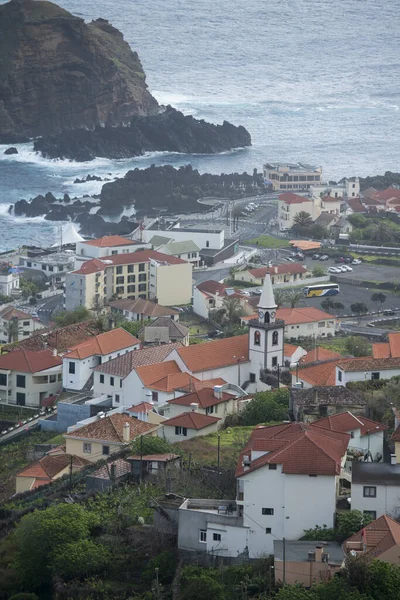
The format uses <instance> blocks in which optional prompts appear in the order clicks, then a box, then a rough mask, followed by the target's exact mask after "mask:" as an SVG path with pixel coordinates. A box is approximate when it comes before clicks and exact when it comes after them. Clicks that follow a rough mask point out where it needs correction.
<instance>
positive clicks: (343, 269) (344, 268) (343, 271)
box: [336, 265, 347, 273]
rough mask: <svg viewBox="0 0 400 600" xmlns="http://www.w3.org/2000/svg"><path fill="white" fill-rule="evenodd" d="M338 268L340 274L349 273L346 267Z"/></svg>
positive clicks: (340, 266)
mask: <svg viewBox="0 0 400 600" xmlns="http://www.w3.org/2000/svg"><path fill="white" fill-rule="evenodd" d="M336 268H337V270H338V271H339V273H346V272H347V269H346V265H339V266H337V267H336Z"/></svg>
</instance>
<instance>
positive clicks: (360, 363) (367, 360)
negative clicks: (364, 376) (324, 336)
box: [337, 356, 400, 372]
mask: <svg viewBox="0 0 400 600" xmlns="http://www.w3.org/2000/svg"><path fill="white" fill-rule="evenodd" d="M337 366H338V367H339V368H340V369H342V370H343V371H345V372H356V371H385V370H387V369H400V357H398V358H374V357H373V356H361V357H359V358H343V359H342V360H340V361H339V362H338V363H337Z"/></svg>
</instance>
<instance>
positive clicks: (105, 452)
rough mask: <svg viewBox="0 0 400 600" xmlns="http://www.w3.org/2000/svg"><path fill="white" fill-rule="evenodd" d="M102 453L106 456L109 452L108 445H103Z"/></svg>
mask: <svg viewBox="0 0 400 600" xmlns="http://www.w3.org/2000/svg"><path fill="white" fill-rule="evenodd" d="M102 454H103V456H108V455H109V454H110V446H103V448H102Z"/></svg>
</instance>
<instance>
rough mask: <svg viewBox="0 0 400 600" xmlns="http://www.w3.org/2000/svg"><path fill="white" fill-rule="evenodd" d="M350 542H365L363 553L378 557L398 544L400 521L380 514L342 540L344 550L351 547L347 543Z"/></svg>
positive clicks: (399, 539) (399, 544)
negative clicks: (377, 517)
mask: <svg viewBox="0 0 400 600" xmlns="http://www.w3.org/2000/svg"><path fill="white" fill-rule="evenodd" d="M351 542H353V543H354V542H359V543H360V544H363V545H364V544H365V546H366V552H365V553H366V554H369V555H370V556H371V557H374V558H378V557H379V556H381V555H382V554H383V553H384V552H387V550H389V549H390V548H393V546H400V523H397V521H395V520H394V519H392V518H391V517H388V516H387V515H382V516H381V517H379V519H375V521H372V523H370V524H369V525H367V526H366V527H364V528H363V529H361V530H360V531H358V532H357V533H355V534H354V535H352V536H351V537H349V538H347V540H346V541H344V542H343V548H344V550H345V551H346V552H349V551H350V550H351V549H352V546H350V545H349V543H351ZM353 547H354V546H353Z"/></svg>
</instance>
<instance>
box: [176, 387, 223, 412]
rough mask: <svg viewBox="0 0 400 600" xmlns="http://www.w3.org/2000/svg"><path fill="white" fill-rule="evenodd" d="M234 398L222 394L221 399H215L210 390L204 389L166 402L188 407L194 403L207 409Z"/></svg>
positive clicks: (212, 391)
mask: <svg viewBox="0 0 400 600" xmlns="http://www.w3.org/2000/svg"><path fill="white" fill-rule="evenodd" d="M234 398H235V396H234V395H233V394H228V393H226V392H222V394H221V398H217V397H216V396H214V390H213V389H212V388H204V389H202V390H198V391H195V392H190V393H189V394H185V395H184V396H179V398H173V399H172V400H168V404H178V405H179V406H190V405H191V404H193V403H196V404H198V405H199V406H200V407H201V408H208V407H209V406H214V405H215V404H221V402H227V401H228V400H233V399H234Z"/></svg>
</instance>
